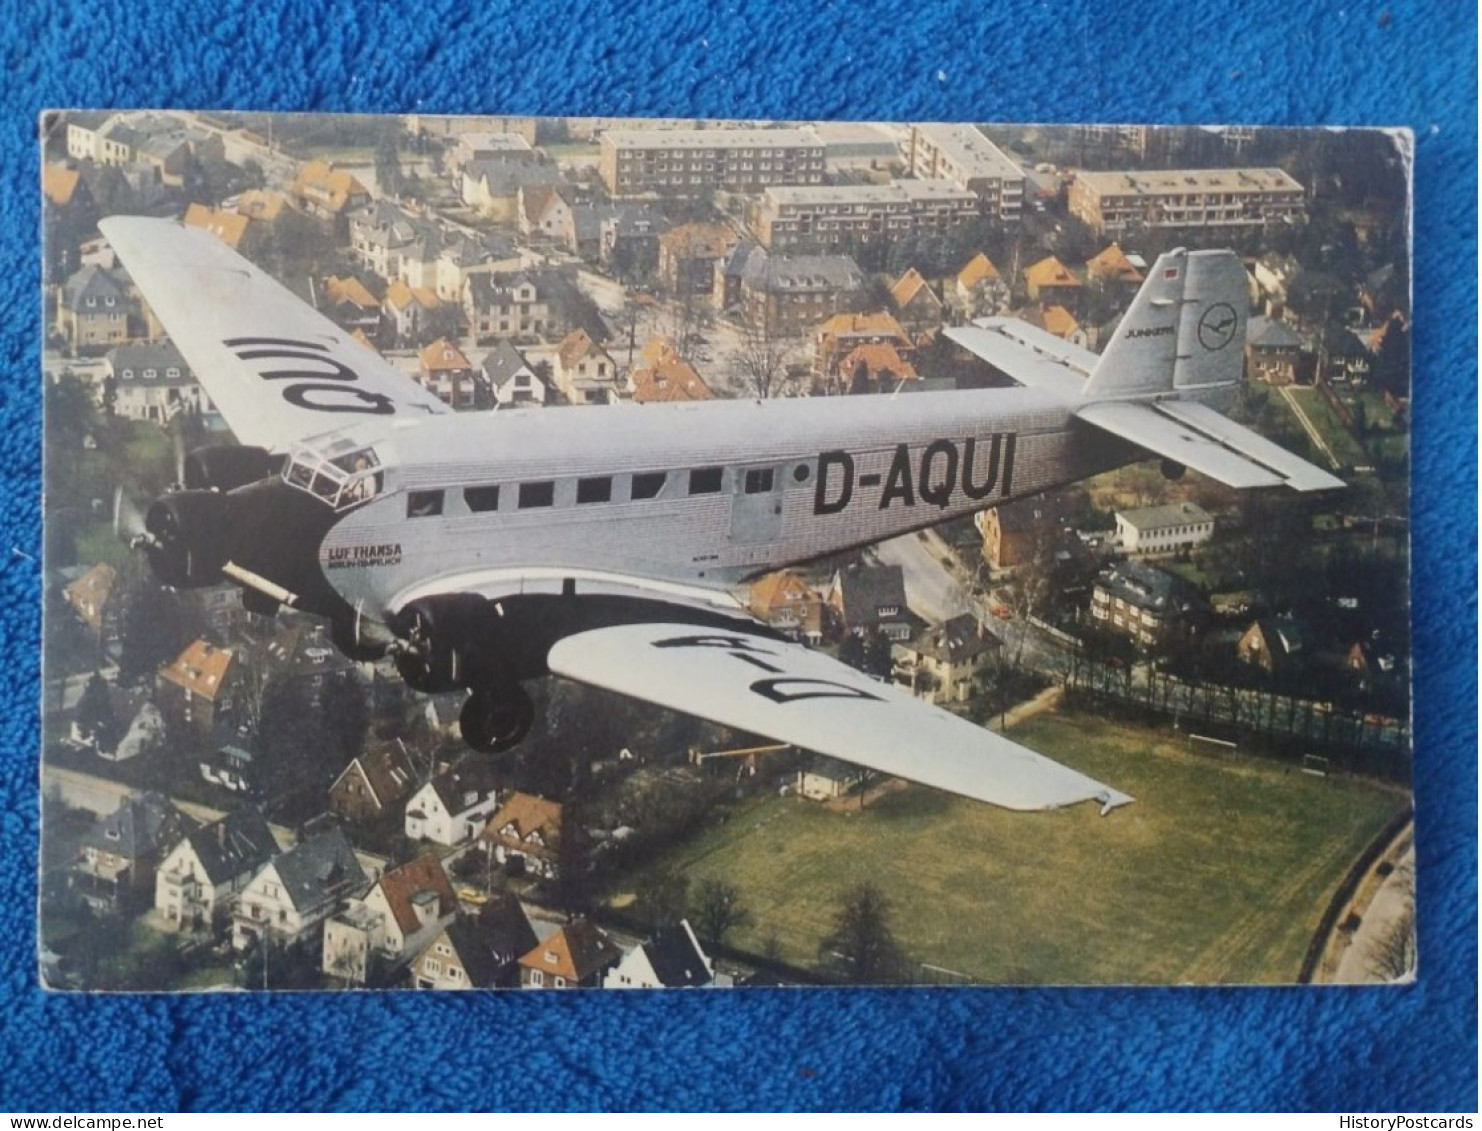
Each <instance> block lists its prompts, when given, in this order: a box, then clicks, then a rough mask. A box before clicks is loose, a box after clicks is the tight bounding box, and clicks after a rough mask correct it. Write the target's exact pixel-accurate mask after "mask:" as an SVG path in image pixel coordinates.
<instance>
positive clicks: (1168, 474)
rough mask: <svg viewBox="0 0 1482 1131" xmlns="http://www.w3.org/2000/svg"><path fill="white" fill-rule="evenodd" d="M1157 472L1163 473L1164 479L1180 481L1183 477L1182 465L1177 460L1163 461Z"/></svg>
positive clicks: (1183, 469)
mask: <svg viewBox="0 0 1482 1131" xmlns="http://www.w3.org/2000/svg"><path fill="white" fill-rule="evenodd" d="M1158 470H1160V471H1161V472H1162V473H1163V478H1164V479H1182V478H1183V477H1184V471H1185V468H1184V465H1183V464H1181V463H1179V462H1178V461H1177V460H1171V459H1165V460H1164V461H1163V462H1162V464H1161V465H1159V468H1158Z"/></svg>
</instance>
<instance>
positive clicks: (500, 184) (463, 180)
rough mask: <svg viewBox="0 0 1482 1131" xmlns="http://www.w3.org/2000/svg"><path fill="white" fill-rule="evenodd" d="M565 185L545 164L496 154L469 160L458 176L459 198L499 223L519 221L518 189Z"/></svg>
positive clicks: (520, 156) (556, 169)
mask: <svg viewBox="0 0 1482 1131" xmlns="http://www.w3.org/2000/svg"><path fill="white" fill-rule="evenodd" d="M565 183H566V178H565V177H564V176H563V175H562V173H561V170H560V169H558V168H557V167H556V166H555V165H554V164H551V163H549V162H545V161H538V160H537V161H531V160H530V159H529V158H528V157H527V156H526V155H524V154H513V155H511V154H499V155H496V156H494V157H487V158H483V159H481V160H477V161H470V162H468V164H467V165H465V166H464V167H463V171H462V173H461V174H460V176H459V181H458V184H459V197H460V199H461V200H462V201H463V203H464V204H466V205H468V206H469V207H470V208H475V209H477V210H478V211H480V212H482V213H483V214H484V215H485V216H487V217H488V218H489V219H491V220H493V221H495V222H498V223H509V222H511V221H517V220H518V219H519V200H520V190H521V189H528V188H537V187H558V186H563V185H565Z"/></svg>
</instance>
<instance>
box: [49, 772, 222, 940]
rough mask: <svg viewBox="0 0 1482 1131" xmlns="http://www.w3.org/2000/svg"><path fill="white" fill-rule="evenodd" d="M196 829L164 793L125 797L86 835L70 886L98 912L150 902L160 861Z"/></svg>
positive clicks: (74, 865)
mask: <svg viewBox="0 0 1482 1131" xmlns="http://www.w3.org/2000/svg"><path fill="white" fill-rule="evenodd" d="M194 827H195V822H194V821H192V820H191V819H190V818H189V817H186V816H184V815H183V814H182V813H181V812H180V811H179V810H178V809H176V808H175V806H174V805H172V804H170V801H169V799H168V798H166V797H164V796H163V795H162V794H158V793H141V794H139V795H138V796H126V797H124V798H123V800H122V801H120V802H119V805H118V808H117V809H115V810H114V811H113V812H112V813H110V814H109V815H108V816H107V817H104V818H103V820H102V821H100V822H98V823H97V824H96V825H94V826H93V827H92V828H90V829H89V830H88V831H87V833H86V834H85V835H84V836H83V838H82V845H81V848H80V850H79V853H78V856H77V859H76V861H75V862H74V863H73V865H72V872H71V875H70V877H69V883H70V886H71V887H72V890H73V891H75V892H76V893H77V895H78V897H79V898H81V899H82V900H83V902H85V903H86V904H88V906H90V907H92V908H93V909H94V910H96V911H117V910H126V909H128V908H130V907H132V906H134V905H135V904H138V903H148V902H149V899H150V895H151V893H152V892H153V891H154V877H155V869H156V867H157V866H158V864H159V862H160V861H161V860H162V859H163V858H164V857H165V854H166V853H168V852H169V851H170V849H172V848H174V847H175V845H176V844H177V843H178V842H179V841H180V839H181V838H182V837H184V836H185V835H186V834H187V833H188V832H190V830H191V829H193V828H194Z"/></svg>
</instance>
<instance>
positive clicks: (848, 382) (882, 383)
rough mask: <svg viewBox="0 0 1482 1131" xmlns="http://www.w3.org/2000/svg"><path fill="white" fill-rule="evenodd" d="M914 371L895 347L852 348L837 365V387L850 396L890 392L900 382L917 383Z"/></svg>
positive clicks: (918, 376)
mask: <svg viewBox="0 0 1482 1131" xmlns="http://www.w3.org/2000/svg"><path fill="white" fill-rule="evenodd" d="M920 379H921V375H920V374H919V373H917V372H916V367H915V366H914V365H912V364H911V363H910V362H909V361H907V360H906V359H905V358H903V357H902V356H901V355H900V351H899V350H898V349H896V347H895V346H892V345H889V344H887V343H884V342H882V343H880V344H879V345H864V346H855V347H854V348H853V349H852V350H850V351H849V352H848V353H847V354H845V355H844V357H843V358H842V359H841V360H840V362H839V368H838V373H837V377H836V380H837V383H838V384H839V385H840V386H841V387H843V388H845V389H847V390H848V391H849V392H851V393H873V392H893V391H894V390H895V389H896V388H897V387H898V386H899V385H900V384H901V382H903V381H919V380H920Z"/></svg>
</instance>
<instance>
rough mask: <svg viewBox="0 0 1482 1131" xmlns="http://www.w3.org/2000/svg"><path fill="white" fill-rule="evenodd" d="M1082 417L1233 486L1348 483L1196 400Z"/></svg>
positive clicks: (1084, 411) (1123, 405) (1106, 408)
mask: <svg viewBox="0 0 1482 1131" xmlns="http://www.w3.org/2000/svg"><path fill="white" fill-rule="evenodd" d="M1076 416H1077V417H1078V418H1079V419H1081V420H1084V421H1086V422H1087V423H1088V424H1093V425H1095V426H1096V427H1097V428H1101V429H1103V430H1105V431H1107V432H1110V433H1111V434H1112V435H1114V436H1119V437H1121V438H1122V439H1124V440H1128V441H1130V442H1131V443H1134V444H1137V445H1138V446H1139V447H1143V448H1146V449H1147V450H1148V451H1150V452H1153V453H1155V454H1157V455H1160V456H1163V457H1164V458H1166V459H1170V460H1173V461H1174V462H1175V463H1180V464H1183V465H1184V466H1185V467H1191V468H1193V469H1194V470H1195V471H1197V472H1199V473H1200V474H1201V475H1207V476H1209V477H1210V478H1211V479H1215V480H1218V481H1219V482H1221V483H1223V484H1225V485H1226V486H1228V487H1239V488H1246V487H1281V486H1286V487H1290V488H1292V489H1293V490H1297V491H1321V490H1326V489H1328V488H1331V487H1342V486H1343V481H1342V480H1341V479H1338V478H1336V477H1335V476H1332V475H1329V474H1328V473H1327V472H1326V471H1324V470H1323V469H1322V468H1320V467H1316V466H1315V465H1313V464H1310V463H1308V462H1307V461H1306V460H1304V459H1299V458H1298V457H1297V456H1294V455H1292V454H1291V453H1290V452H1288V451H1287V450H1286V449H1284V448H1281V447H1278V446H1277V445H1276V444H1273V443H1272V442H1271V441H1270V440H1267V439H1265V438H1264V437H1262V436H1259V435H1257V434H1256V433H1255V432H1252V431H1251V430H1250V429H1249V428H1245V427H1242V426H1241V425H1239V424H1236V423H1235V422H1234V421H1233V420H1230V419H1228V418H1226V417H1224V416H1221V415H1220V414H1219V413H1217V412H1215V411H1214V410H1213V409H1210V408H1208V407H1206V406H1205V405H1201V404H1199V403H1197V402H1194V401H1182V400H1180V401H1171V400H1170V401H1155V402H1151V403H1134V402H1131V401H1101V402H1098V403H1095V404H1088V405H1084V406H1082V407H1081V408H1079V409H1077V410H1076Z"/></svg>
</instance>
